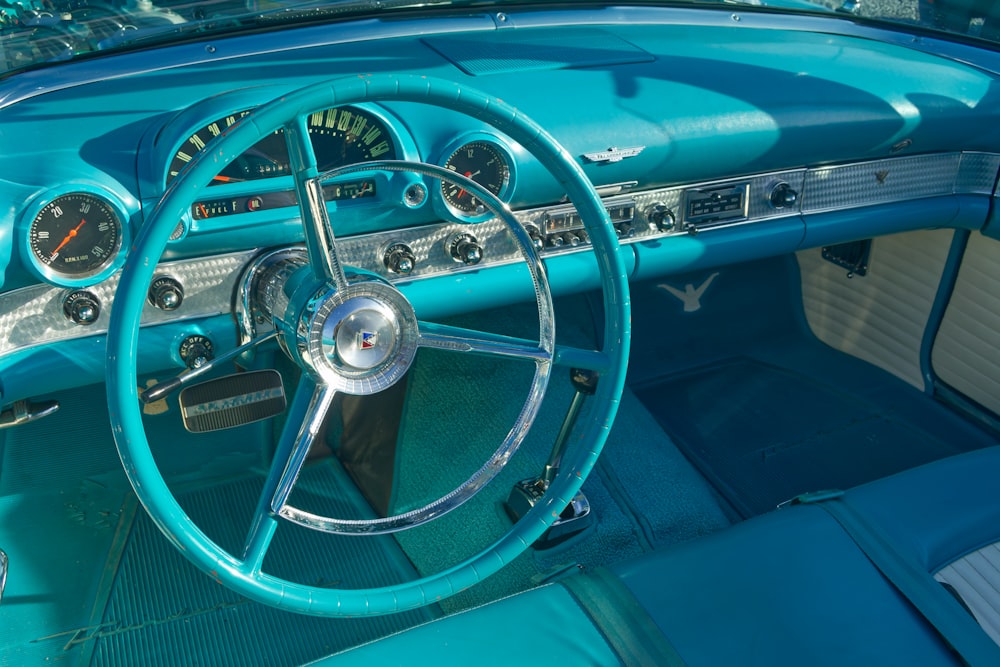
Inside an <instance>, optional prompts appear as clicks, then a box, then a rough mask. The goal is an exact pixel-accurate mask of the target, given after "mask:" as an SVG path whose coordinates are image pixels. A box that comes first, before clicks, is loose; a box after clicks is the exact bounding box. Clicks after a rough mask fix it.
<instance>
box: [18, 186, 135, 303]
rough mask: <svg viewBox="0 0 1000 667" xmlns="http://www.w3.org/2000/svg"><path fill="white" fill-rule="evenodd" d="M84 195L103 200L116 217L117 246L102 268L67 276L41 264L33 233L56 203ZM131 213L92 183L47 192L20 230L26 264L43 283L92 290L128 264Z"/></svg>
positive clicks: (34, 203)
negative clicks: (45, 210)
mask: <svg viewBox="0 0 1000 667" xmlns="http://www.w3.org/2000/svg"><path fill="white" fill-rule="evenodd" d="M73 195H81V196H86V197H91V198H93V199H97V200H100V201H101V202H102V203H103V204H104V205H106V206H107V207H108V209H109V210H110V211H111V212H112V213H113V214H114V223H115V224H116V225H117V227H118V229H117V239H116V241H115V246H114V248H113V249H112V250H111V252H110V253H108V256H107V257H106V258H105V259H104V261H103V262H101V264H99V265H98V266H96V267H94V268H93V269H91V270H89V271H87V272H85V273H74V274H67V273H64V272H62V271H59V270H58V269H54V268H53V267H51V266H50V265H48V264H46V263H45V262H43V261H41V260H40V259H39V258H38V256H37V255H36V254H35V251H34V250H33V249H32V247H31V230H32V229H33V228H34V226H35V223H36V222H37V220H38V216H39V215H41V213H42V211H43V210H44V209H45V208H46V207H48V206H49V205H51V204H52V203H53V202H55V201H57V200H59V199H61V198H63V197H68V196H73ZM129 218H130V215H129V209H128V208H127V207H126V205H125V204H124V203H123V202H122V200H121V199H120V198H119V197H118V196H116V195H115V194H114V193H112V192H111V191H109V190H108V189H107V188H104V187H101V186H98V185H93V184H89V183H71V184H67V185H65V186H63V187H61V188H58V189H53V190H47V191H45V192H44V193H42V194H41V195H39V196H38V197H36V198H35V199H34V200H33V201H32V203H31V204H30V205H29V206H28V207H26V208H25V209H24V211H23V212H22V215H21V221H20V224H19V225H18V227H19V228H20V229H21V234H22V242H21V244H20V246H21V252H22V253H23V255H24V264H25V266H27V267H29V268H30V269H31V270H32V271H33V272H34V273H35V274H37V275H38V277H40V278H41V279H42V280H44V281H46V282H48V283H51V284H53V285H58V286H60V287H89V286H91V285H95V284H97V283H99V282H101V281H102V280H105V279H106V278H108V277H110V276H111V275H112V274H113V273H114V272H115V271H117V270H118V269H119V268H121V265H122V264H123V263H124V262H125V253H124V252H123V251H122V249H123V248H127V247H128V246H129V244H130V243H131V235H130V234H129V226H128V220H129Z"/></svg>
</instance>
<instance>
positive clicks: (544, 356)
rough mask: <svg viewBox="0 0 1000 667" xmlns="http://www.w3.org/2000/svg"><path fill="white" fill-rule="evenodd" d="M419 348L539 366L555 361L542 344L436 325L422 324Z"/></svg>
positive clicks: (512, 337) (418, 342)
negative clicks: (530, 362)
mask: <svg viewBox="0 0 1000 667" xmlns="http://www.w3.org/2000/svg"><path fill="white" fill-rule="evenodd" d="M417 345H418V346H419V347H428V348H435V349H438V350H447V351H451V352H465V353H471V354H483V355H488V356H497V357H514V358H517V359H527V360H531V361H534V362H536V363H549V362H551V361H552V359H553V353H552V350H551V349H546V346H544V345H543V344H542V343H541V342H535V341H533V340H527V339H524V338H516V337H514V336H504V335H501V334H494V333H489V332H486V331H476V330H473V329H465V328H463V327H455V326H450V325H446V324H435V323H432V322H420V336H419V338H418V339H417Z"/></svg>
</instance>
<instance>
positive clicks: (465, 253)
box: [448, 233, 483, 266]
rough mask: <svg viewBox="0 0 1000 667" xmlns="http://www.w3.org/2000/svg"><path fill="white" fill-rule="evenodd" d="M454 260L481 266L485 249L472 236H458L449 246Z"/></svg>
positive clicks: (454, 237)
mask: <svg viewBox="0 0 1000 667" xmlns="http://www.w3.org/2000/svg"><path fill="white" fill-rule="evenodd" d="M448 251H449V253H450V254H451V257H452V259H454V260H455V261H456V262H462V263H463V264H468V265H470V266H471V265H473V264H479V262H480V261H482V259H483V247H482V246H481V245H479V242H478V241H477V240H476V237H475V236H473V235H472V234H467V233H466V234H456V235H455V236H453V237H452V239H451V242H450V243H449V244H448Z"/></svg>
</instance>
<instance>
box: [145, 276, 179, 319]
mask: <svg viewBox="0 0 1000 667" xmlns="http://www.w3.org/2000/svg"><path fill="white" fill-rule="evenodd" d="M147 298H148V299H149V302H150V303H151V304H153V305H154V306H156V307H157V308H159V309H160V310H165V311H168V312H169V311H171V310H177V309H178V308H180V305H181V303H182V302H183V301H184V288H183V287H182V286H181V284H180V283H179V282H177V281H176V280H174V279H173V278H170V277H169V276H163V277H160V278H157V279H156V280H154V281H153V284H152V285H150V286H149V294H148V295H147Z"/></svg>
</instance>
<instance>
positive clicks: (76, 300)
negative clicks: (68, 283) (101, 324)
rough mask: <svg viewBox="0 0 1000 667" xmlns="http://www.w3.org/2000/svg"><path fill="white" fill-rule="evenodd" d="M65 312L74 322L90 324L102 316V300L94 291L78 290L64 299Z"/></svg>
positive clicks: (82, 324)
mask: <svg viewBox="0 0 1000 667" xmlns="http://www.w3.org/2000/svg"><path fill="white" fill-rule="evenodd" d="M63 314H64V315H65V316H66V318H67V319H69V320H70V321H71V322H73V323H74V324H79V325H81V326H88V325H90V324H93V323H94V322H96V321H97V318H98V317H100V316H101V302H100V301H99V300H98V298H97V297H96V296H95V295H94V294H93V293H91V292H87V291H86V290H77V291H76V292H72V293H70V294H69V295H67V296H66V298H65V299H64V300H63Z"/></svg>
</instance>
